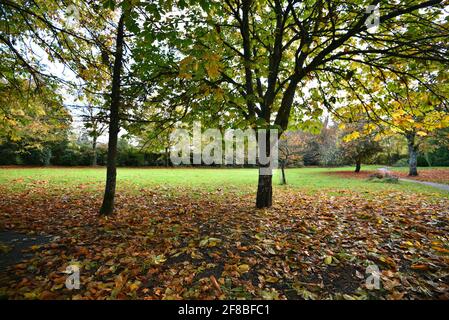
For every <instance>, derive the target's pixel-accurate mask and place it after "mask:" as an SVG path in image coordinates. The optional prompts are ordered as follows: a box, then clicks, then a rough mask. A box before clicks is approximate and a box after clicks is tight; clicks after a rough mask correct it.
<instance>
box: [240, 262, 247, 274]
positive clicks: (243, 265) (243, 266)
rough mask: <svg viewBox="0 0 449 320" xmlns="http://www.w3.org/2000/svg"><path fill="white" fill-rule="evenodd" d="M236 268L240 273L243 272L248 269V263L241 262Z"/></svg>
mask: <svg viewBox="0 0 449 320" xmlns="http://www.w3.org/2000/svg"><path fill="white" fill-rule="evenodd" d="M238 270H239V272H240V273H245V272H248V271H249V265H247V264H241V265H239V266H238Z"/></svg>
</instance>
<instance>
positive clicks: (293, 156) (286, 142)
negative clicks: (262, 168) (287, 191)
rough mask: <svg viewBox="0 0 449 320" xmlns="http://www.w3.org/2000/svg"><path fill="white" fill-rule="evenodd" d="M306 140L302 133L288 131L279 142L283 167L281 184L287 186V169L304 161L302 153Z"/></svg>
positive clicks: (280, 159)
mask: <svg viewBox="0 0 449 320" xmlns="http://www.w3.org/2000/svg"><path fill="white" fill-rule="evenodd" d="M304 145H305V143H304V140H303V139H301V134H300V132H294V131H287V132H284V134H283V136H282V137H281V139H280V141H279V162H280V165H281V174H282V176H281V179H282V180H281V184H287V179H286V177H285V167H287V166H288V165H289V164H294V163H297V162H298V161H301V160H302V156H301V151H302V150H303V148H304Z"/></svg>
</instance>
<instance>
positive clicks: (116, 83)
mask: <svg viewBox="0 0 449 320" xmlns="http://www.w3.org/2000/svg"><path fill="white" fill-rule="evenodd" d="M124 18H125V17H124V13H122V15H121V16H120V20H119V23H118V27H117V43H116V50H115V57H114V58H115V60H114V69H113V74H112V90H111V110H110V116H109V142H108V162H107V173H106V187H105V190H104V197H103V204H102V206H101V209H100V215H111V214H112V213H113V212H114V198H115V185H116V178H117V164H116V160H117V141H118V132H119V106H120V84H121V77H120V72H121V70H122V63H123V61H122V59H123V33H124V25H123V22H124V21H123V20H124Z"/></svg>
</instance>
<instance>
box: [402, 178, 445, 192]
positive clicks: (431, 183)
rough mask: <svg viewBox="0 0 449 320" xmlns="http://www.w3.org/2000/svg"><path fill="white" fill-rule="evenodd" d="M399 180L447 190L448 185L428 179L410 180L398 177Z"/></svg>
mask: <svg viewBox="0 0 449 320" xmlns="http://www.w3.org/2000/svg"><path fill="white" fill-rule="evenodd" d="M400 180H402V181H407V182H414V183H419V184H424V185H426V186H431V187H434V188H437V189H440V190H444V191H447V192H449V185H447V184H442V183H435V182H429V181H420V180H412V179H400Z"/></svg>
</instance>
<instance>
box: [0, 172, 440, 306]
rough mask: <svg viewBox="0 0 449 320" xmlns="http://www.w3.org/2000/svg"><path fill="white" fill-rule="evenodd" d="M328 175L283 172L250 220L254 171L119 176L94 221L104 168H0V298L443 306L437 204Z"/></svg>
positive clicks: (411, 189)
mask: <svg viewBox="0 0 449 320" xmlns="http://www.w3.org/2000/svg"><path fill="white" fill-rule="evenodd" d="M375 168H376V167H374V166H369V167H364V169H365V170H374V169H375ZM341 170H348V171H352V170H353V168H352V167H348V168H334V169H323V168H301V169H288V170H287V181H288V183H289V184H288V185H287V186H281V185H279V172H277V173H276V175H275V177H274V178H273V179H274V180H273V181H274V197H273V200H274V203H273V207H271V208H269V209H264V210H258V209H256V208H255V207H254V202H255V189H256V185H257V170H255V169H150V168H148V169H145V168H120V169H119V170H118V192H117V199H116V210H115V211H116V213H115V215H114V216H113V217H107V218H100V217H98V215H97V212H98V208H99V206H100V205H101V200H102V199H101V196H102V191H103V183H104V182H103V180H104V178H105V169H104V168H0V194H1V196H0V249H1V250H0V258H1V261H2V263H0V296H2V297H4V298H10V299H236V298H242V299H429V298H440V299H449V294H448V293H449V219H448V216H449V211H448V208H449V199H448V193H447V192H444V191H440V190H437V189H434V188H432V187H428V186H423V185H418V184H413V183H407V182H400V183H398V184H388V183H374V182H369V181H366V180H365V179H353V178H345V177H341V176H339V175H336V174H331V173H332V172H336V171H341ZM20 237H22V240H23V241H22V242H21V243H22V245H21V247H20V250H19V251H18V250H17V248H16V247H17V245H16V242H14V241H12V240H11V239H12V238H20ZM2 239H3V240H2ZM33 241H34V242H33ZM23 243H27V246H25V245H24V244H23ZM1 255H4V257H2V256H1ZM3 261H8V265H6V263H3ZM69 265H76V266H78V267H79V268H80V270H81V271H80V277H81V278H80V282H81V286H80V289H79V290H69V289H67V288H66V287H65V281H66V278H67V274H66V273H65V270H66V268H67V267H68V266H69ZM372 266H375V267H376V268H378V269H379V281H380V283H381V286H380V287H379V288H377V289H375V290H372V289H370V288H369V287H368V286H367V282H366V279H367V277H369V275H370V274H367V273H366V270H367V267H370V268H371V267H372Z"/></svg>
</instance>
